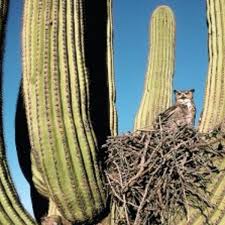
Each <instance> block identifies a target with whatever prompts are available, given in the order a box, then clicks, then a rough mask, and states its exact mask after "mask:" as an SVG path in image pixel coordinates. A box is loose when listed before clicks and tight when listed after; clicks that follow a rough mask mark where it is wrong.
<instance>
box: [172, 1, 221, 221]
mask: <svg viewBox="0 0 225 225" xmlns="http://www.w3.org/2000/svg"><path fill="white" fill-rule="evenodd" d="M206 2H207V20H208V34H209V38H208V48H209V65H208V78H207V83H206V90H205V99H204V108H203V113H202V118H201V121H200V123H199V127H198V129H199V131H200V132H207V131H209V130H211V129H213V128H214V127H216V126H218V125H219V124H221V123H222V122H224V117H225V86H224V84H225V83H224V82H225V77H224V60H225V54H224V51H225V40H224V35H225V26H224V22H223V21H224V20H225V14H224V10H225V1H224V0H207V1H206ZM217 164H218V165H219V168H220V169H225V160H224V159H223V160H220V161H218V162H217ZM209 190H210V191H211V192H212V195H211V199H210V202H211V203H212V204H213V205H214V208H213V209H207V210H205V212H204V213H205V214H206V215H207V216H208V217H209V224H215V225H224V224H225V176H224V173H223V172H221V173H220V174H218V175H216V176H214V177H213V179H212V183H211V184H210V186H209ZM176 224H179V225H204V224H206V223H205V217H204V216H202V214H201V213H199V211H197V210H193V209H192V210H191V211H190V220H189V221H188V223H187V221H186V220H181V222H179V223H178V222H177V223H176Z"/></svg>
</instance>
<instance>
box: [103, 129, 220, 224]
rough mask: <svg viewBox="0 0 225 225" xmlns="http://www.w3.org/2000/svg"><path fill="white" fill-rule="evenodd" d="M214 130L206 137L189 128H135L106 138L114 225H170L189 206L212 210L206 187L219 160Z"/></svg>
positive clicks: (107, 175) (218, 138) (217, 133)
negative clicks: (130, 131)
mask: <svg viewBox="0 0 225 225" xmlns="http://www.w3.org/2000/svg"><path fill="white" fill-rule="evenodd" d="M222 140H224V134H223V133H222V132H221V131H220V129H216V130H213V131H211V132H209V133H207V134H202V133H199V132H197V130H196V129H195V128H193V127H190V126H186V125H183V126H179V127H177V129H173V130H171V129H163V127H160V126H158V127H157V128H156V129H154V130H138V131H136V132H133V133H126V134H123V135H120V136H116V137H109V138H108V140H107V142H106V144H105V145H104V146H103V147H104V148H106V151H107V159H106V171H105V174H106V178H107V179H106V181H107V185H108V186H109V191H110V194H111V197H112V202H113V205H114V207H115V209H116V211H115V215H116V216H115V218H114V220H115V223H116V224H118V225H150V224H151V225H159V224H163V225H165V224H174V222H173V221H174V219H175V218H176V216H177V215H182V216H183V215H186V217H187V218H188V217H189V208H190V207H194V208H198V209H200V210H201V211H202V212H203V210H204V209H205V208H206V207H213V206H212V205H211V204H210V202H209V196H210V193H209V191H208V190H207V185H208V184H209V183H210V179H211V176H212V174H214V173H219V172H221V171H219V169H218V167H217V166H216V165H215V160H216V159H218V158H220V157H223V156H224V148H223V146H222V144H221V141H222Z"/></svg>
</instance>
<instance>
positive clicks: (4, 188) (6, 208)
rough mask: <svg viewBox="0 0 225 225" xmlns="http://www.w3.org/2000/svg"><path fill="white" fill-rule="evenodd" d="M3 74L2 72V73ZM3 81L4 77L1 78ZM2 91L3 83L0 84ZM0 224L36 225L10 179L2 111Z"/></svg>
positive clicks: (1, 22)
mask: <svg viewBox="0 0 225 225" xmlns="http://www.w3.org/2000/svg"><path fill="white" fill-rule="evenodd" d="M7 8H8V1H7V0H1V1H0V46H1V49H0V67H2V56H3V48H4V35H5V34H4V33H5V32H4V30H5V29H4V28H5V23H6V16H7ZM0 73H2V70H1V71H0ZM0 79H2V76H1V78H0ZM0 90H2V82H1V83H0ZM0 95H1V96H0V99H1V100H2V93H1V91H0ZM0 109H2V101H1V102H0ZM0 124H1V126H0V224H4V225H11V224H17V225H34V224H35V223H34V221H33V220H32V219H31V217H30V216H29V214H28V213H26V212H25V210H24V208H23V207H22V205H21V203H20V201H19V198H18V195H17V193H16V191H15V188H14V186H13V182H12V179H11V177H10V173H9V169H8V166H7V162H6V156H5V150H4V149H5V146H4V140H3V130H2V127H3V126H2V110H0Z"/></svg>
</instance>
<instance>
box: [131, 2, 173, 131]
mask: <svg viewBox="0 0 225 225" xmlns="http://www.w3.org/2000/svg"><path fill="white" fill-rule="evenodd" d="M174 45H175V19H174V15H173V12H172V10H171V9H170V8H169V7H168V6H160V7H158V8H156V9H155V11H154V12H153V14H152V17H151V26H150V47H149V59H148V61H149V62H148V68H147V73H146V77H145V87H144V94H143V97H142V100H141V104H140V108H139V110H138V112H137V115H136V118H135V124H134V129H139V128H144V127H147V126H150V124H152V122H153V121H154V119H155V117H156V116H157V115H158V114H159V113H160V112H162V111H163V110H165V109H166V108H167V107H169V106H170V105H171V104H172V98H171V97H172V79H173V74H174Z"/></svg>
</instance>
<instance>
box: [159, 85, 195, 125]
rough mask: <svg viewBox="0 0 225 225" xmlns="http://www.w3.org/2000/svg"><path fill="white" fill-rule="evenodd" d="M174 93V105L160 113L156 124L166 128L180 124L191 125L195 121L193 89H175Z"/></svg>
mask: <svg viewBox="0 0 225 225" xmlns="http://www.w3.org/2000/svg"><path fill="white" fill-rule="evenodd" d="M174 93H175V99H176V101H175V105H173V106H171V107H170V108H168V109H166V110H165V111H164V112H162V113H160V114H159V116H158V118H157V121H156V122H157V123H156V124H159V123H160V124H161V125H162V126H163V127H166V128H172V129H174V128H176V127H177V126H181V125H189V126H193V125H194V121H195V112H196V108H195V104H194V101H193V93H194V89H191V90H186V91H177V90H174Z"/></svg>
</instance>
